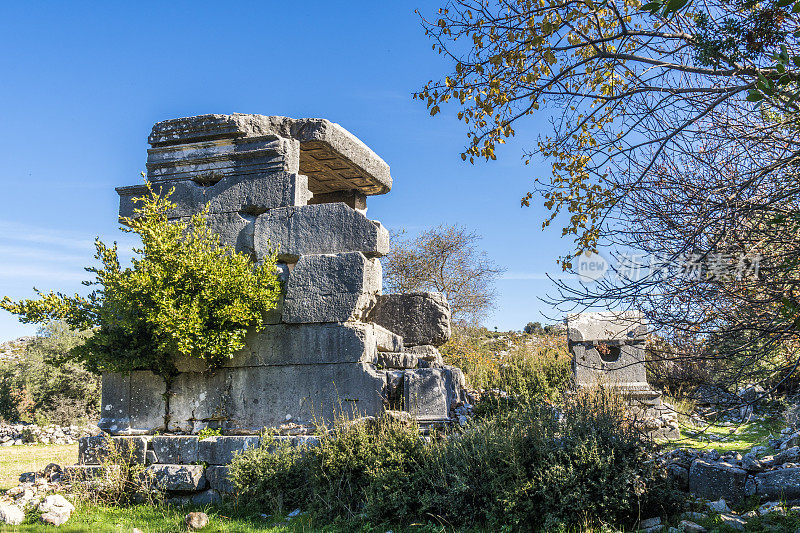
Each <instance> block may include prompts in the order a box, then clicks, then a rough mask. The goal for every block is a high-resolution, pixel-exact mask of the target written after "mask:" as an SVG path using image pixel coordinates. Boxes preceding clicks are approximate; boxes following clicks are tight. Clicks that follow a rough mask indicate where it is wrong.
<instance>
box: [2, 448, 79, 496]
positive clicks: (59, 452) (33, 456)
mask: <svg viewBox="0 0 800 533" xmlns="http://www.w3.org/2000/svg"><path fill="white" fill-rule="evenodd" d="M77 462H78V445H77V444H64V445H58V444H49V445H44V444H40V445H32V446H28V445H23V446H6V447H2V448H0V490H7V489H10V488H11V487H15V486H16V485H17V484H18V483H19V476H20V474H22V473H23V472H38V471H39V470H42V469H43V468H44V467H45V466H47V465H48V464H50V463H56V464H58V465H60V466H67V465H74V464H75V463H77Z"/></svg>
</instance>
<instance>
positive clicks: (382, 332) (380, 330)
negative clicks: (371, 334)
mask: <svg viewBox="0 0 800 533" xmlns="http://www.w3.org/2000/svg"><path fill="white" fill-rule="evenodd" d="M371 326H372V328H373V330H374V331H375V340H376V342H377V345H378V351H379V352H402V351H403V349H404V345H403V337H401V336H400V335H397V334H396V333H392V332H391V331H389V330H388V329H386V328H384V327H381V326H379V325H377V324H371Z"/></svg>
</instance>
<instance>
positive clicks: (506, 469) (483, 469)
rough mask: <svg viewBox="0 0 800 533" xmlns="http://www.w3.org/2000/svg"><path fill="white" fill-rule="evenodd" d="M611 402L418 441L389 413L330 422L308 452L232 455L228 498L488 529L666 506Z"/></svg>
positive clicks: (520, 412) (658, 482)
mask: <svg viewBox="0 0 800 533" xmlns="http://www.w3.org/2000/svg"><path fill="white" fill-rule="evenodd" d="M625 420H626V417H625V413H624V408H623V406H622V403H621V402H620V401H619V400H618V399H616V398H615V397H614V396H612V395H610V394H607V393H603V392H600V391H593V392H592V393H588V394H578V395H575V396H573V397H572V398H570V399H569V400H568V401H566V402H565V404H564V405H563V407H561V408H554V407H552V406H549V405H547V404H544V403H529V404H526V405H525V406H524V407H521V408H519V409H511V410H507V411H504V412H501V413H499V414H497V415H496V416H494V417H491V418H487V419H484V420H482V421H480V422H477V423H475V424H474V425H472V426H471V427H469V428H468V429H467V430H466V431H465V432H463V433H462V434H453V435H449V436H448V437H447V438H443V439H439V440H434V441H432V442H430V443H426V442H425V440H424V439H422V438H421V435H420V432H419V429H418V428H417V427H416V426H414V425H406V424H403V423H401V422H398V421H396V420H393V419H391V418H384V419H380V420H377V421H374V422H369V423H362V424H349V425H342V426H340V427H339V428H337V430H336V431H335V432H333V433H332V434H329V435H327V436H324V437H323V438H322V439H321V442H320V444H319V445H318V446H316V447H299V448H291V447H289V446H286V445H278V444H270V443H269V442H266V443H265V444H263V445H262V447H261V448H257V449H253V450H248V451H246V452H245V453H243V454H242V455H239V456H237V457H236V459H235V460H234V463H233V465H232V474H231V475H232V478H233V480H234V482H235V483H236V485H237V487H238V489H239V491H240V492H239V496H240V503H242V504H244V505H250V506H253V507H254V508H259V509H265V510H267V511H268V512H282V511H286V510H290V509H293V508H301V509H304V510H309V511H310V512H311V513H312V514H318V515H324V516H327V517H329V518H337V519H340V520H353V519H356V518H358V519H363V520H365V521H367V522H369V523H372V524H377V523H400V524H403V523H405V524H409V523H419V522H422V523H426V522H434V523H438V524H441V525H450V526H458V527H462V526H472V525H475V526H478V527H488V528H491V529H492V530H499V529H500V528H503V527H505V528H511V529H513V530H514V531H518V530H540V529H545V530H548V531H550V530H553V529H558V528H573V527H582V526H584V525H585V524H587V523H589V524H591V523H595V522H599V521H600V520H602V521H604V522H606V523H616V524H632V523H633V522H635V521H636V520H637V518H639V517H640V516H643V515H646V516H653V515H656V514H665V513H668V512H671V511H673V510H674V506H675V505H676V502H677V499H676V497H675V495H674V493H673V492H672V489H671V487H670V484H669V482H668V481H667V480H666V479H665V478H664V477H663V476H662V474H661V473H660V472H659V471H658V470H657V469H656V467H655V466H654V465H653V464H652V462H651V461H649V458H648V451H649V445H648V444H646V443H645V442H644V441H642V440H641V439H640V436H639V434H638V432H637V431H636V430H635V429H634V428H632V427H631V426H630V425H628V424H627V423H626V421H625Z"/></svg>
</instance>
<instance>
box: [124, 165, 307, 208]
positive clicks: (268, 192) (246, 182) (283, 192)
mask: <svg viewBox="0 0 800 533" xmlns="http://www.w3.org/2000/svg"><path fill="white" fill-rule="evenodd" d="M151 187H152V188H153V192H155V193H156V194H158V195H166V194H168V193H169V192H170V191H172V194H171V195H170V197H169V199H170V201H171V202H172V203H174V204H176V205H175V207H174V208H173V209H170V210H169V212H168V214H167V216H168V217H169V218H171V219H174V218H181V217H190V216H192V215H194V214H197V213H199V212H200V211H201V210H202V209H203V208H204V207H206V206H207V207H208V212H209V213H210V214H218V213H245V214H250V215H260V214H261V213H264V212H265V211H267V210H268V209H273V208H275V207H288V206H296V205H306V202H307V201H308V199H309V198H310V196H311V193H310V192H309V191H308V178H306V176H303V175H301V174H292V173H290V172H272V173H269V174H265V175H244V176H241V175H235V176H228V177H225V178H222V179H221V180H220V181H218V182H217V183H215V184H213V185H210V186H205V185H202V184H200V183H197V182H196V181H194V180H191V179H186V180H180V181H168V182H164V181H157V182H154V183H152V184H151ZM117 193H118V194H119V216H120V218H123V217H124V218H133V217H135V216H136V213H135V209H136V208H137V207H139V204H137V203H135V202H134V199H135V198H139V197H142V196H145V195H148V194H149V192H148V190H147V186H146V185H132V186H129V187H118V188H117Z"/></svg>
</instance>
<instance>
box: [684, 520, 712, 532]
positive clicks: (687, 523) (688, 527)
mask: <svg viewBox="0 0 800 533" xmlns="http://www.w3.org/2000/svg"><path fill="white" fill-rule="evenodd" d="M679 526H680V529H682V530H683V531H685V532H686V533H705V532H706V531H708V530H707V529H706V528H704V527H703V526H701V525H700V524H696V523H695V522H692V521H691V520H681V523H680V524H679Z"/></svg>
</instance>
